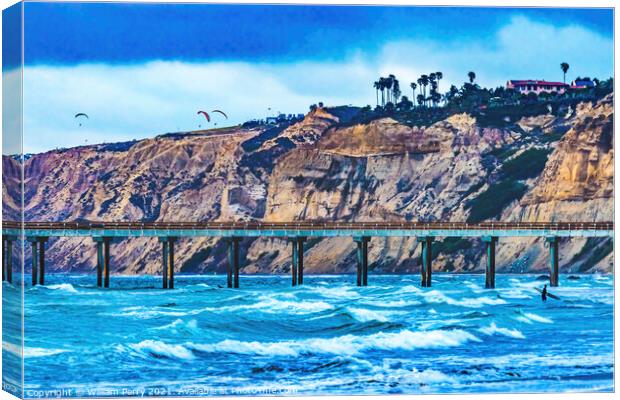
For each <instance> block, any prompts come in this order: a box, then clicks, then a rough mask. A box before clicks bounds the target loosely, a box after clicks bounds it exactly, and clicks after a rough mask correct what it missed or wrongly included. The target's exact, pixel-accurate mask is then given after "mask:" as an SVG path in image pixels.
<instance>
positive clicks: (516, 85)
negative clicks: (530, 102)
mask: <svg viewBox="0 0 620 400" xmlns="http://www.w3.org/2000/svg"><path fill="white" fill-rule="evenodd" d="M568 87H569V85H567V84H566V83H562V82H548V81H538V80H510V81H508V82H507V83H506V89H513V90H515V91H516V92H518V93H521V94H525V95H527V94H529V93H536V95H539V94H541V93H543V92H547V93H553V92H555V93H558V94H562V93H564V92H565V91H566V89H568Z"/></svg>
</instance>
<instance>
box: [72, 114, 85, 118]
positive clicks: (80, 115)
mask: <svg viewBox="0 0 620 400" xmlns="http://www.w3.org/2000/svg"><path fill="white" fill-rule="evenodd" d="M77 117H86V118H88V115H86V114H84V113H77V114H75V117H73V118H77Z"/></svg>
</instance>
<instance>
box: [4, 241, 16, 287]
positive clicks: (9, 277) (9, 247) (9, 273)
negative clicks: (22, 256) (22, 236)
mask: <svg viewBox="0 0 620 400" xmlns="http://www.w3.org/2000/svg"><path fill="white" fill-rule="evenodd" d="M16 240H17V236H13V235H2V280H3V281H7V282H9V283H12V282H13V242H14V241H16Z"/></svg>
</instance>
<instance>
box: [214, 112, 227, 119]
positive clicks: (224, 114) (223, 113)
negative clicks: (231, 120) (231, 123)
mask: <svg viewBox="0 0 620 400" xmlns="http://www.w3.org/2000/svg"><path fill="white" fill-rule="evenodd" d="M211 113H220V114H222V115H223V116H224V117H225V118H226V119H228V115H226V113H225V112H224V111H221V110H213V111H211Z"/></svg>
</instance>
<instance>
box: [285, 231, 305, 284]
mask: <svg viewBox="0 0 620 400" xmlns="http://www.w3.org/2000/svg"><path fill="white" fill-rule="evenodd" d="M288 240H289V242H291V246H292V251H293V257H292V265H291V284H292V286H297V285H302V284H303V283H304V241H305V240H306V238H305V237H302V236H295V237H290V238H289V239H288Z"/></svg>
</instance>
